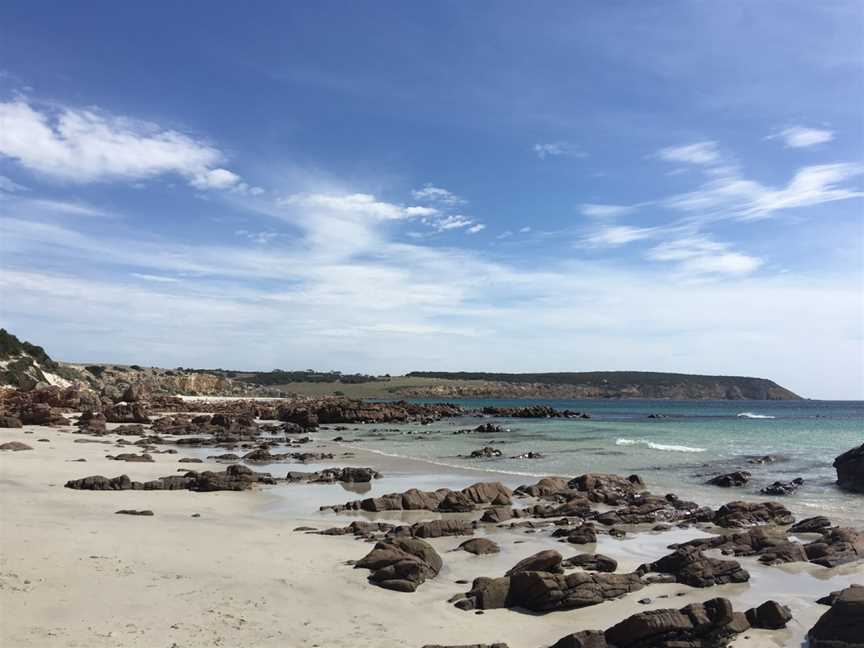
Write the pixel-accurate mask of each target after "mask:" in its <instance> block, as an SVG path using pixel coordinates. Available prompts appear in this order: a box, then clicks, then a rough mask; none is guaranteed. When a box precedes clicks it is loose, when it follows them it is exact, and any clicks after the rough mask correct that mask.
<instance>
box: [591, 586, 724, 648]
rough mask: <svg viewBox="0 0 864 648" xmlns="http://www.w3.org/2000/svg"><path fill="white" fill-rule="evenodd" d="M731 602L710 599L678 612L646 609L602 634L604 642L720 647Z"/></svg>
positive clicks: (627, 647) (627, 646)
mask: <svg viewBox="0 0 864 648" xmlns="http://www.w3.org/2000/svg"><path fill="white" fill-rule="evenodd" d="M732 621H733V610H732V603H730V602H729V600H728V599H724V598H714V599H710V600H708V601H705V602H704V603H692V604H691V605H687V606H685V607H683V608H681V609H680V610H672V609H664V610H647V611H645V612H639V613H638V614H634V615H633V616H631V617H628V618H627V619H624V621H621V622H620V623H618V624H616V625H614V626H612V627H611V628H609V629H608V630H606V632H605V633H604V637H605V639H606V642H607V644H608V645H610V646H615V647H616V648H631V647H632V648H637V647H638V648H661V647H663V648H665V647H669V648H671V647H673V646H676V647H678V646H680V647H682V648H683V647H684V646H689V647H693V648H696V647H700V646H701V647H705V648H709V647H711V646H722V645H724V644H725V643H726V642H725V641H723V639H724V638H727V637H730V636H731V635H732V634H733V632H732V631H731V630H729V629H728V625H729V623H730V622H732Z"/></svg>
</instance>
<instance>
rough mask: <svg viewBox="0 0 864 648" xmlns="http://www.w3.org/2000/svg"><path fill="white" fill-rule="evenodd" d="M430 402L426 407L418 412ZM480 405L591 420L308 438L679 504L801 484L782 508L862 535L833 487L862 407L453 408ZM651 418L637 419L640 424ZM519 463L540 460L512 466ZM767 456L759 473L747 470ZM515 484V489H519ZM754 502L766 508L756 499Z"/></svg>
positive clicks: (855, 500) (451, 425) (327, 433)
mask: <svg viewBox="0 0 864 648" xmlns="http://www.w3.org/2000/svg"><path fill="white" fill-rule="evenodd" d="M418 402H431V401H418ZM457 402H458V403H459V404H461V405H463V406H466V407H478V408H479V407H483V406H485V405H495V406H508V405H519V406H525V405H531V404H543V405H551V406H553V407H556V408H559V409H571V410H577V411H582V412H588V413H590V414H591V416H592V418H591V419H587V420H586V419H491V418H487V419H483V420H482V422H486V421H492V422H496V423H499V424H501V425H502V426H503V427H504V428H505V432H503V433H496V434H488V433H483V434H453V433H454V432H455V431H456V430H459V429H470V428H474V427H476V426H477V425H478V424H479V423H480V422H481V420H480V419H478V418H476V417H464V418H459V419H451V420H444V421H441V422H438V423H434V424H430V425H426V426H420V425H416V424H415V425H386V426H380V425H379V426H373V425H359V426H351V429H349V430H348V431H345V430H343V431H339V432H337V431H335V430H322V432H321V434H320V437H321V438H323V439H332V438H334V437H336V436H343V437H345V438H346V439H353V440H356V441H357V443H356V444H353V443H352V444H351V445H350V447H362V448H364V449H368V450H371V451H373V452H378V453H382V454H386V455H396V456H402V457H413V458H418V459H424V460H427V461H431V462H434V463H436V464H438V465H440V466H441V467H442V473H446V472H447V471H446V467H448V466H450V467H460V468H472V469H475V470H485V471H489V472H492V473H499V472H503V473H508V474H511V475H514V476H515V477H516V478H517V479H516V480H515V481H521V482H529V481H531V480H532V478H533V477H534V476H542V475H552V474H557V475H565V476H569V475H577V474H581V473H584V472H589V471H593V472H614V473H620V474H631V473H637V474H639V475H641V476H642V477H643V479H645V480H646V482H647V483H648V485H649V487H650V488H651V489H652V490H653V491H655V492H676V493H678V494H679V495H681V496H683V497H687V498H688V499H694V500H696V501H699V502H704V503H707V504H714V505H716V504H719V503H721V502H726V501H730V500H733V499H760V498H761V497H762V496H760V495H759V490H760V489H761V488H762V487H764V486H766V485H768V484H770V483H771V482H773V481H775V480H781V481H790V480H792V479H794V478H796V477H803V478H804V479H805V484H804V486H803V487H802V488H801V489H800V490H799V491H798V493H797V494H795V495H792V496H789V497H786V498H784V503H786V504H787V506H789V507H790V508H791V509H792V510H793V511H795V512H797V513H798V514H799V515H801V516H806V515H816V514H824V515H828V516H829V517H832V518H834V519H836V520H837V521H838V522H844V523H852V524H856V525H858V526H864V506H862V498H861V496H858V495H851V494H848V493H844V492H842V491H840V490H838V489H837V487H836V485H835V483H834V482H835V480H836V473H835V471H834V468H833V466H832V462H833V461H834V458H835V457H836V456H837V455H838V454H840V453H841V452H844V451H846V450H848V449H849V448H852V447H853V446H857V445H860V444H861V443H862V442H864V402H861V401H853V402H839V401H831V402H829V401H776V402H763V401H759V402H754V401H644V400H626V401H609V400H582V401H562V400H549V401H539V400H532V401H525V400H522V401H504V400H464V401H457ZM651 414H654V415H659V416H661V417H662V418H648V417H649V415H651ZM483 446H492V447H495V448H498V449H499V450H501V452H502V453H503V455H504V456H503V457H501V458H495V459H469V458H467V455H469V454H470V452H471V451H472V450H475V449H479V448H481V447H483ZM528 451H535V452H540V453H542V454H543V455H544V457H543V458H542V459H514V458H511V457H514V456H516V455H519V454H522V453H524V452H528ZM768 454H770V455H773V456H775V457H776V459H777V460H776V461H775V462H774V463H771V464H761V465H756V464H750V463H749V460H750V459H753V458H755V457H759V456H763V455H768ZM740 469H743V470H748V471H750V472H751V473H752V474H753V478H752V481H751V482H750V483H749V484H748V485H747V486H745V487H744V488H739V489H722V488H718V487H714V486H708V485H706V484H705V481H706V480H707V479H708V478H709V477H711V476H713V475H715V474H719V473H722V472H729V471H732V470H740ZM520 478H521V479H520ZM766 499H776V497H775V498H766Z"/></svg>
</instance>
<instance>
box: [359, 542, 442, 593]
mask: <svg viewBox="0 0 864 648" xmlns="http://www.w3.org/2000/svg"><path fill="white" fill-rule="evenodd" d="M442 565H443V563H442V561H441V557H440V556H439V555H438V553H437V552H436V551H435V549H433V548H432V546H431V545H429V544H428V543H426V542H424V541H423V540H420V539H418V538H399V537H396V538H390V539H388V540H386V541H383V542H379V543H378V544H376V545H375V548H374V549H373V550H372V551H371V552H369V553H368V554H367V555H366V556H364V557H363V558H361V559H360V560H358V561H357V562H356V563H355V567H357V568H361V569H369V570H371V571H372V573H371V574H370V575H369V582H370V583H373V584H375V585H378V586H379V587H383V588H384V589H390V590H395V591H397V592H413V591H415V590H416V589H417V587H419V586H420V585H422V584H423V583H424V582H426V580H427V579H430V578H435V576H437V575H438V573H439V572H440V571H441V566H442Z"/></svg>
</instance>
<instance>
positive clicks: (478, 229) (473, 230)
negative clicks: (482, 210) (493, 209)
mask: <svg viewBox="0 0 864 648" xmlns="http://www.w3.org/2000/svg"><path fill="white" fill-rule="evenodd" d="M484 229H486V226H485V225H484V224H483V223H477V224H476V225H472V226H471V227H469V228H468V230H467V232H468V233H469V234H477V233H478V232H482V231H483V230H484Z"/></svg>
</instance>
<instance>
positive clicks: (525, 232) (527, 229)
mask: <svg viewBox="0 0 864 648" xmlns="http://www.w3.org/2000/svg"><path fill="white" fill-rule="evenodd" d="M530 231H531V228H530V227H528V226H527V225H526V226H525V227H522V228H520V229H519V232H520V233H522V234H527V233H528V232H530Z"/></svg>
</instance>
